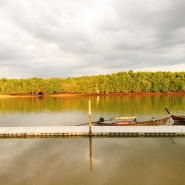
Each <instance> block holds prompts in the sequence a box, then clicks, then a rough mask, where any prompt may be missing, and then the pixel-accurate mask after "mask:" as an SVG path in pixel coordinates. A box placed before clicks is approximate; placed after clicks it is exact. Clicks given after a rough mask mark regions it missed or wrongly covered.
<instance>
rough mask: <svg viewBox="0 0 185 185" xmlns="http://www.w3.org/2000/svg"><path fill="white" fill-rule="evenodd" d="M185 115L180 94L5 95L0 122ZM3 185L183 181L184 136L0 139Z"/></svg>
mask: <svg viewBox="0 0 185 185" xmlns="http://www.w3.org/2000/svg"><path fill="white" fill-rule="evenodd" d="M89 99H90V100H91V105H92V120H93V121H96V120H98V119H99V117H104V118H105V119H109V118H111V117H117V116H133V115H134V116H137V118H138V120H146V119H150V118H152V117H155V118H162V117H165V116H167V115H168V114H167V112H166V111H165V108H166V107H167V108H168V109H169V110H170V111H172V110H174V112H176V113H178V114H185V109H184V105H185V97H184V96H111V97H109V96H100V97H60V98H57V97H55V98H54V97H53V98H52V97H50V98H7V99H1V100H0V126H1V127H3V126H7V127H11V126H16V127H19V126H52V125H53V126H55V125H76V124H80V123H86V122H87V120H88V100H89ZM0 152H1V155H0V168H1V171H0V182H1V185H41V184H42V185H43V184H45V185H58V184H60V185H61V184H68V185H74V184H79V185H85V184H88V185H91V184H92V185H94V184H98V185H113V184H115V185H119V184H120V185H122V184H128V185H149V184H150V185H156V184H160V185H172V184H173V185H174V184H178V185H181V184H182V185H183V184H185V176H184V175H183V174H184V171H185V162H184V158H185V138H184V137H182V138H181V137H174V138H166V137H165V138H160V137H159V138H148V137H147V138H144V137H136V138H134V137H132V138H125V137H124V138H91V139H89V138H47V139H46V138H45V139H41V138H35V139H21V138H18V139H15V138H14V139H10V138H9V139H0Z"/></svg>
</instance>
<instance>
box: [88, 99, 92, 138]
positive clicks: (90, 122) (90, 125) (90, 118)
mask: <svg viewBox="0 0 185 185" xmlns="http://www.w3.org/2000/svg"><path fill="white" fill-rule="evenodd" d="M88 122H89V135H92V128H91V127H92V117H91V100H89V115H88Z"/></svg>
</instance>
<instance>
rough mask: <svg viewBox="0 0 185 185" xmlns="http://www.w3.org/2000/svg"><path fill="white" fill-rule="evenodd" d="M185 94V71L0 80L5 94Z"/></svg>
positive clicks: (1, 92)
mask: <svg viewBox="0 0 185 185" xmlns="http://www.w3.org/2000/svg"><path fill="white" fill-rule="evenodd" d="M130 92H131V93H149V92H154V93H157V92H185V72H162V71H158V72H133V71H132V70H130V71H128V72H118V73H113V74H107V75H97V76H82V77H69V78H48V79H45V78H39V77H33V78H26V79H7V78H4V77H2V78H1V79H0V94H1V95H36V94H39V93H41V94H93V93H105V94H109V93H130Z"/></svg>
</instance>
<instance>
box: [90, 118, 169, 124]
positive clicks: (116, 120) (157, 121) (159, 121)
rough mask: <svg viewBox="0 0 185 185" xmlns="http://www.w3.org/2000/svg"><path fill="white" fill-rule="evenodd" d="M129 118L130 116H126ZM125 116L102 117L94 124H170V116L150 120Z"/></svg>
mask: <svg viewBox="0 0 185 185" xmlns="http://www.w3.org/2000/svg"><path fill="white" fill-rule="evenodd" d="M126 118H129V117H126ZM126 118H125V117H121V118H110V120H106V121H105V120H104V118H100V119H99V121H97V122H96V123H93V125H94V126H159V125H165V124H170V122H171V120H170V116H168V117H166V118H163V119H154V118H152V119H151V120H148V121H137V119H136V117H130V118H133V119H132V120H129V119H128V120H126Z"/></svg>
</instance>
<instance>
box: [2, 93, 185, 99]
mask: <svg viewBox="0 0 185 185" xmlns="http://www.w3.org/2000/svg"><path fill="white" fill-rule="evenodd" d="M168 95H169V96H177V95H180V96H182V95H185V92H138V93H137V92H134V93H133V92H128V93H93V94H44V95H42V96H39V95H27V94H20V95H18V94H17V95H0V99H3V98H38V97H43V98H44V97H77V96H168Z"/></svg>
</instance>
